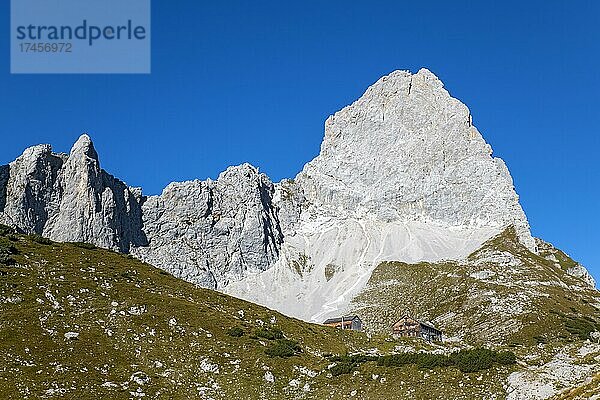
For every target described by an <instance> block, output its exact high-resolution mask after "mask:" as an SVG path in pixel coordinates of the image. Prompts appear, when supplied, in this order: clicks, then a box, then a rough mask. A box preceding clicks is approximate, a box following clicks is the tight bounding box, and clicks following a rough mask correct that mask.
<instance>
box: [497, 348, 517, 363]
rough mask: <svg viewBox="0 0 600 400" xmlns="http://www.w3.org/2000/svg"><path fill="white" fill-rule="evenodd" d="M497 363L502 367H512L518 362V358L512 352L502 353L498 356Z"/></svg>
mask: <svg viewBox="0 0 600 400" xmlns="http://www.w3.org/2000/svg"><path fill="white" fill-rule="evenodd" d="M496 362H497V363H498V364H502V365H512V364H515V363H516V362H517V356H515V353H513V352H512V351H501V352H499V353H498V354H497V355H496Z"/></svg>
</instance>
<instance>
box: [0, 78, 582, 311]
mask: <svg viewBox="0 0 600 400" xmlns="http://www.w3.org/2000/svg"><path fill="white" fill-rule="evenodd" d="M0 222H1V223H5V224H7V225H11V226H13V227H17V228H19V229H20V230H21V231H23V232H25V233H36V234H40V235H44V236H46V237H49V238H51V239H53V240H58V241H82V242H90V243H92V244H95V245H98V246H100V247H104V248H108V249H113V250H119V251H121V252H125V253H130V254H132V255H134V256H136V257H138V258H140V259H141V260H143V261H146V262H148V263H151V264H153V265H155V266H158V267H160V268H162V269H164V270H166V271H168V272H170V273H172V274H173V275H175V276H176V277H180V278H182V279H185V280H187V281H190V282H192V283H195V284H197V285H199V286H203V287H208V288H212V289H218V290H222V291H225V292H227V293H229V294H232V295H235V296H238V297H241V298H244V299H247V300H251V301H254V302H256V303H259V304H262V305H266V306H269V307H272V308H275V309H278V310H279V311H282V312H284V313H286V314H288V315H293V316H296V317H299V318H302V319H305V320H313V321H317V320H319V319H324V318H326V317H329V316H333V315H335V314H337V313H339V312H343V311H344V309H345V308H347V307H348V305H349V303H350V301H351V299H352V298H353V297H354V296H356V295H358V294H359V293H360V291H361V290H362V288H363V287H364V285H365V284H366V283H367V280H368V279H369V276H370V274H371V273H372V271H373V270H374V269H375V268H376V266H377V265H378V264H379V263H380V262H382V261H404V262H409V263H413V262H421V261H423V262H437V261H441V260H445V259H452V260H460V259H463V258H465V257H467V256H468V255H469V254H470V253H472V252H473V251H475V250H476V249H477V248H479V246H481V245H482V244H483V243H484V242H485V241H486V240H488V239H490V238H491V237H493V236H494V235H496V234H499V233H500V232H502V230H503V229H505V228H506V227H507V226H511V225H512V226H514V227H515V228H516V231H517V234H518V237H519V240H520V241H521V242H522V243H523V244H524V245H525V246H526V247H527V248H528V249H529V250H531V251H533V252H534V253H535V252H537V248H536V246H537V245H536V242H535V240H534V239H533V237H532V236H531V233H530V230H529V223H528V221H527V218H526V216H525V214H524V212H523V210H522V208H521V206H520V204H519V200H518V195H517V194H516V192H515V189H514V185H513V181H512V178H511V176H510V173H509V171H508V169H507V167H506V165H505V164H504V162H503V161H502V160H501V159H499V158H494V157H492V150H491V147H490V146H489V144H487V143H486V142H485V140H484V139H483V137H482V136H481V134H480V133H479V132H478V131H477V129H476V128H475V127H474V126H473V123H472V117H471V113H470V111H469V110H468V108H467V107H466V106H465V105H464V104H462V103H461V102H460V101H459V100H457V99H455V98H453V97H451V96H450V94H449V93H448V92H447V91H446V90H445V89H444V87H443V84H442V82H441V81H440V80H439V79H438V78H437V77H436V76H435V75H434V74H433V73H431V72H430V71H429V70H427V69H421V70H420V71H419V72H417V73H415V74H412V73H410V72H408V71H394V72H392V73H391V74H389V75H386V76H384V77H382V78H380V79H379V80H378V81H377V82H375V83H374V84H373V85H372V86H370V87H369V88H368V89H367V90H366V91H365V93H364V94H363V96H361V97H360V98H359V99H358V100H356V101H355V102H353V103H352V104H350V105H348V106H347V107H344V108H343V109H342V110H340V111H338V112H337V113H335V114H334V115H332V116H330V117H329V118H328V119H327V121H326V122H325V135H324V140H323V143H322V145H321V152H320V154H319V155H318V156H317V157H316V158H315V159H313V160H312V161H310V162H308V163H307V164H306V165H305V166H304V168H303V169H302V171H301V172H299V173H298V175H297V176H296V177H295V179H290V180H282V181H281V182H279V183H273V182H271V180H270V179H269V178H268V177H267V176H266V175H265V174H262V173H260V172H259V170H258V169H257V168H255V167H253V166H251V165H250V164H242V165H239V166H234V167H229V168H228V169H227V170H226V171H224V172H223V173H221V174H220V175H219V177H218V178H217V179H216V180H214V181H213V180H211V179H208V180H205V181H199V180H194V181H187V182H173V183H171V184H169V185H168V186H167V187H166V188H165V189H164V190H163V192H162V193H161V194H160V195H156V196H144V195H143V194H142V190H141V189H139V188H132V187H129V186H127V185H126V184H125V183H123V182H121V181H120V180H118V179H117V178H114V177H113V176H112V175H110V174H108V173H107V172H106V171H104V170H103V169H102V168H100V161H99V157H98V154H97V152H96V150H95V149H94V146H93V143H92V141H91V139H90V137H89V136H88V135H87V134H83V135H82V136H81V137H80V138H79V139H78V141H77V142H76V143H75V145H74V146H73V148H72V149H71V152H70V153H69V155H65V154H55V153H53V152H52V150H51V147H50V146H49V145H39V146H34V147H31V148H29V149H27V150H25V151H24V153H23V154H22V155H21V156H19V157H18V158H17V159H16V160H15V161H13V162H11V163H10V164H9V165H8V166H3V167H2V169H0ZM582 268H583V270H582ZM577 269H578V270H579V272H578V273H580V275H581V276H583V277H586V276H589V273H587V271H585V268H584V267H582V266H580V265H579V266H578V267H577ZM586 274H587V275H586ZM257 288H261V289H257Z"/></svg>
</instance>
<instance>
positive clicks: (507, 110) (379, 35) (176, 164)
mask: <svg viewBox="0 0 600 400" xmlns="http://www.w3.org/2000/svg"><path fill="white" fill-rule="evenodd" d="M8 3H9V2H8V1H2V2H1V5H0V15H1V16H2V19H1V20H0V21H2V22H1V23H2V25H3V26H2V29H3V31H4V34H3V35H1V36H0V52H1V53H2V54H4V58H3V59H2V60H3V62H2V64H1V65H0V91H1V95H0V129H1V132H2V133H1V135H2V136H1V138H2V140H1V144H0V164H5V163H7V162H9V161H11V160H13V159H14V158H15V157H16V156H18V155H19V154H20V153H21V152H22V150H23V149H24V148H25V147H27V146H29V145H32V144H37V143H52V144H53V145H54V148H55V150H57V151H68V150H69V148H70V146H71V144H72V142H73V141H74V140H75V139H76V138H77V137H78V135H79V134H80V133H81V132H84V131H87V132H89V133H90V134H91V135H92V137H93V139H94V142H95V144H96V147H97V149H98V151H99V153H100V157H101V162H102V166H103V167H104V168H105V169H106V170H108V171H109V172H111V173H112V174H114V175H116V176H117V177H119V178H121V179H123V180H125V181H126V182H127V183H128V184H130V185H133V186H142V187H143V188H144V191H145V193H149V194H155V193H159V192H160V191H161V190H162V188H163V187H164V186H165V185H166V184H167V183H168V182H170V181H173V180H184V179H193V178H202V179H204V178H206V177H213V178H214V177H216V176H217V175H218V173H219V172H220V171H222V170H223V169H225V168H226V167H227V166H228V165H232V164H239V163H241V162H244V161H248V162H250V163H252V164H254V165H257V166H259V167H260V168H261V170H262V171H264V172H266V173H267V174H268V175H269V176H270V177H271V178H272V179H273V180H274V181H278V180H280V179H281V178H284V177H293V176H294V175H295V174H296V173H297V172H298V171H299V170H300V169H301V168H302V166H303V164H304V163H305V162H307V161H308V160H310V159H311V158H313V157H314V156H315V155H316V154H317V153H318V150H319V145H320V142H321V139H322V135H323V123H324V120H325V119H326V117H327V116H328V115H329V114H331V113H333V112H335V111H336V110H338V109H340V108H341V107H343V106H344V105H346V104H348V103H350V102H352V101H353V100H354V99H356V98H357V97H359V96H360V95H361V94H362V92H363V91H364V90H365V89H366V88H367V86H369V85H370V84H371V83H373V82H374V81H375V80H377V79H378V78H379V77H380V76H382V75H384V74H387V73H389V72H391V71H392V70H395V69H409V70H412V71H416V70H418V69H419V68H420V67H427V68H429V69H431V70H432V71H433V72H434V73H435V74H436V75H438V76H439V77H440V78H441V79H442V80H443V81H444V82H445V85H446V87H447V88H448V90H449V91H450V92H451V94H452V95H454V96H455V97H457V98H459V99H461V100H462V101H463V102H464V103H466V104H467V105H468V106H469V108H470V109H471V111H472V114H473V118H474V123H475V125H476V126H477V127H478V128H479V130H480V131H481V132H482V134H483V135H484V137H485V138H486V140H487V141H488V142H489V143H490V144H491V145H492V147H493V148H494V150H495V155H496V156H499V157H502V158H503V159H504V160H505V161H506V163H507V164H508V166H509V168H510V171H511V173H512V175H513V177H514V179H515V184H516V187H517V191H518V193H519V194H520V196H521V201H522V204H523V207H524V208H525V212H526V213H527V216H528V217H529V220H530V223H531V226H532V230H533V233H534V235H536V236H540V237H542V238H544V239H546V240H547V241H550V242H552V243H554V244H555V245H557V246H559V247H560V248H562V249H564V250H565V251H567V252H568V253H569V254H571V255H572V256H573V257H575V258H576V259H577V260H579V261H581V262H582V263H583V264H584V265H586V266H587V267H588V268H589V269H590V270H591V271H592V273H593V274H594V275H595V277H596V278H597V279H599V278H600V254H599V252H598V247H600V246H599V244H600V235H599V234H598V228H599V226H600V218H599V201H598V197H599V196H600V185H599V184H600V179H599V178H600V176H599V175H600V167H599V164H600V163H599V161H600V158H599V157H598V151H599V149H600V139H599V134H600V55H599V51H600V1H595V0H590V1H552V0H543V1H526V2H523V1H497V2H491V1H452V2H448V1H427V2H418V1H410V2H408V1H406V2H402V1H361V2H358V1H347V0H346V1H304V0H303V1H296V2H292V1H285V2H283V1H252V2H250V1H236V2H228V1H222V2H218V1H210V2H208V1H198V0H193V1H192V0H187V1H184V0H178V1H167V0H154V1H153V4H152V7H153V10H152V74H151V75H147V76H144V75H139V76H127V75H63V76H60V75H41V76H33V75H12V76H11V75H10V74H9V65H10V64H9V58H8V54H9V47H8V46H9V44H8V40H9V34H8V32H9V30H8V29H9V28H8V25H9V6H8Z"/></svg>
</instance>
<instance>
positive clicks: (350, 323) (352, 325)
mask: <svg viewBox="0 0 600 400" xmlns="http://www.w3.org/2000/svg"><path fill="white" fill-rule="evenodd" d="M323 325H327V326H332V327H334V328H339V329H351V330H353V331H360V330H361V329H362V321H361V320H360V318H358V315H349V316H347V317H338V318H329V319H328V320H326V321H325V322H323Z"/></svg>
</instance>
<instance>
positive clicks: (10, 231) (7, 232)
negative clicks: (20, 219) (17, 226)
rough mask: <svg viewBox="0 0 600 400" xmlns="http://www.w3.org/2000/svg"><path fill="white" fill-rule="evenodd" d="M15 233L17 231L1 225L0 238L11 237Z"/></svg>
mask: <svg viewBox="0 0 600 400" xmlns="http://www.w3.org/2000/svg"><path fill="white" fill-rule="evenodd" d="M13 233H15V230H14V229H13V228H11V227H10V226H6V225H2V224H0V236H5V235H10V234H13Z"/></svg>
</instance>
